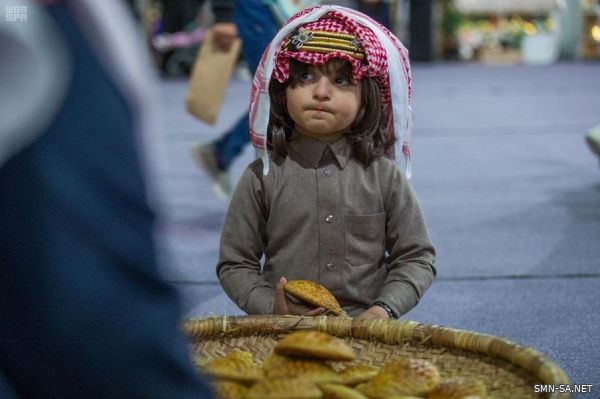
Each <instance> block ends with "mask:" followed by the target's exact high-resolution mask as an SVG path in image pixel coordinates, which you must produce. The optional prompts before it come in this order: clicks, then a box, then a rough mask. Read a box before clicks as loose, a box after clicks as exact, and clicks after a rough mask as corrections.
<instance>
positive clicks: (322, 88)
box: [313, 76, 331, 101]
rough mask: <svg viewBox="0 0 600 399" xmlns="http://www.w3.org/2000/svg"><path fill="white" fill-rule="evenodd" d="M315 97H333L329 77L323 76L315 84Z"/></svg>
mask: <svg viewBox="0 0 600 399" xmlns="http://www.w3.org/2000/svg"><path fill="white" fill-rule="evenodd" d="M313 98H314V99H315V100H320V101H323V100H328V99H330V98H331V82H330V81H329V79H327V77H325V76H321V77H320V78H319V79H318V80H317V81H316V82H315V85H314V91H313Z"/></svg>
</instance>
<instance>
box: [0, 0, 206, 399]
mask: <svg viewBox="0 0 600 399" xmlns="http://www.w3.org/2000/svg"><path fill="white" fill-rule="evenodd" d="M45 3H48V4H47V5H46V4H45ZM124 4H125V2H122V3H121V2H119V1H109V0H106V1H101V2H100V1H91V0H90V1H83V0H79V1H67V0H65V1H57V0H53V1H47V2H44V1H39V2H37V3H33V2H27V1H20V0H19V1H17V0H10V1H6V0H0V10H3V11H5V15H4V17H5V18H4V19H3V20H2V21H1V22H0V43H1V46H2V55H3V56H2V59H1V60H0V112H1V116H2V121H3V122H2V124H1V125H0V232H1V233H0V264H1V265H2V266H1V267H0V281H2V289H1V290H0V336H1V337H2V339H0V397H2V398H47V397H57V398H209V397H212V395H211V394H210V392H209V390H208V388H207V385H205V384H204V383H203V381H202V380H201V379H200V378H199V377H198V375H197V372H196V370H194V368H193V366H192V364H191V362H190V359H189V352H188V348H187V345H186V342H185V340H184V337H183V336H182V334H181V333H180V331H179V329H178V323H179V320H180V304H179V302H178V298H177V295H176V292H175V290H174V289H173V288H172V287H171V286H169V285H167V284H166V283H165V282H164V281H163V280H162V279H161V278H160V276H159V273H158V269H157V261H156V255H155V246H154V239H153V229H154V224H155V215H154V213H153V211H152V209H151V208H150V206H149V204H148V197H149V196H151V195H152V194H154V193H155V192H156V190H155V187H153V185H152V184H148V182H149V181H151V180H152V179H153V173H152V172H151V170H150V169H148V168H147V166H148V162H147V161H148V158H152V159H154V155H152V156H150V155H149V152H150V151H147V150H148V149H149V147H147V146H146V144H147V143H148V140H150V141H152V140H156V137H152V135H151V132H152V129H151V128H152V126H154V123H153V121H151V120H150V119H149V118H150V117H151V116H152V115H153V114H154V112H153V110H152V101H153V91H152V90H151V87H152V85H153V77H152V73H151V70H150V69H149V58H148V56H147V54H145V53H144V51H143V49H144V44H143V41H141V40H139V39H140V37H137V33H138V32H136V30H135V28H134V26H133V24H132V20H131V15H130V13H129V11H128V10H127V9H126V8H125V6H124ZM149 136H150V137H149ZM146 179H148V180H146Z"/></svg>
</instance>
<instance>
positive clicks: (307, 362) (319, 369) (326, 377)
mask: <svg viewBox="0 0 600 399" xmlns="http://www.w3.org/2000/svg"><path fill="white" fill-rule="evenodd" d="M263 370H264V373H265V377H267V378H291V377H299V378H305V379H309V380H311V381H314V382H339V381H340V380H341V377H340V376H339V375H338V374H337V373H336V372H335V371H334V370H333V368H332V367H331V366H330V365H328V364H326V363H323V362H320V361H317V360H311V359H303V358H290V357H285V356H280V355H277V354H271V355H270V356H268V357H267V358H266V359H265V361H264V362H263Z"/></svg>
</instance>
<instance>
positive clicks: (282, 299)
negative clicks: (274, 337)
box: [273, 277, 325, 316]
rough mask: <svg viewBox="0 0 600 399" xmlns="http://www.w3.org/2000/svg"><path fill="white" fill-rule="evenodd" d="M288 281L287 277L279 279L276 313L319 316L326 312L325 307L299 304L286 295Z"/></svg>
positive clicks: (276, 289)
mask: <svg viewBox="0 0 600 399" xmlns="http://www.w3.org/2000/svg"><path fill="white" fill-rule="evenodd" d="M286 283H287V280H286V279H285V277H282V278H281V279H279V283H278V284H277V287H275V305H274V306H273V313H274V314H296V315H305V316H318V315H320V314H322V313H323V312H325V308H321V307H319V308H311V307H309V306H306V305H297V304H295V303H293V302H292V301H291V300H290V299H289V298H288V297H287V296H286V295H285V290H284V289H283V287H284V286H285V284H286Z"/></svg>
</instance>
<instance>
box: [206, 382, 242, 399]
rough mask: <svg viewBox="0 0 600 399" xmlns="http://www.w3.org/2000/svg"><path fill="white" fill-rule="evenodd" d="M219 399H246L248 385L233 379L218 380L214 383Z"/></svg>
mask: <svg viewBox="0 0 600 399" xmlns="http://www.w3.org/2000/svg"><path fill="white" fill-rule="evenodd" d="M211 385H212V387H213V391H214V392H215V395H216V397H217V398H218V399H244V397H245V396H246V392H247V391H248V387H246V386H244V385H242V384H240V383H238V382H233V381H226V380H218V381H215V382H213V383H212V384H211Z"/></svg>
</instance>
